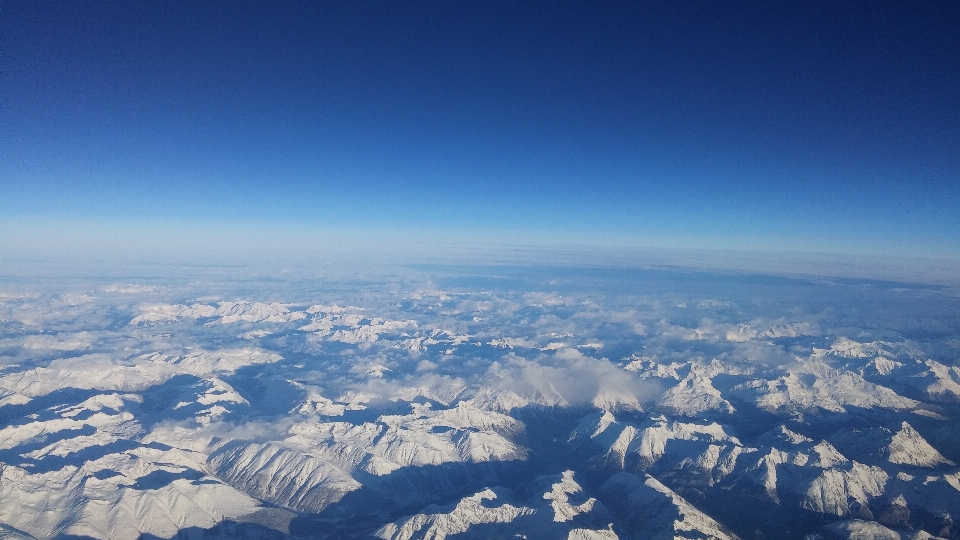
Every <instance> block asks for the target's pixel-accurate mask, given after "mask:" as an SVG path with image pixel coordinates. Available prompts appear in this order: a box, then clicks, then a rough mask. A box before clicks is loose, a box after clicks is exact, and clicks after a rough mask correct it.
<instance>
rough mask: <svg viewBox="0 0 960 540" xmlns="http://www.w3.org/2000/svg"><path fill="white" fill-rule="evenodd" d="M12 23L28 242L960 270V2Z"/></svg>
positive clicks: (123, 5) (3, 92)
mask: <svg viewBox="0 0 960 540" xmlns="http://www.w3.org/2000/svg"><path fill="white" fill-rule="evenodd" d="M0 17H2V20H0V39H2V52H0V55H2V56H0V66H2V73H0V102H2V110H0V130H2V131H0V193H2V194H0V226H2V227H3V228H4V229H6V232H5V233H4V234H3V236H4V237H6V238H8V239H9V238H15V239H19V241H21V244H20V245H22V242H23V241H24V239H28V240H30V239H32V240H31V241H36V242H39V243H43V242H44V241H46V240H50V239H51V238H53V237H55V236H57V235H63V234H68V233H69V232H71V231H73V232H76V231H82V230H89V231H96V232H91V233H89V234H96V235H100V236H104V235H106V236H107V237H109V236H110V235H111V234H116V235H118V236H123V235H124V234H126V235H131V234H133V235H134V236H135V235H136V231H138V230H147V229H151V230H156V229H169V230H170V231H174V232H173V233H171V234H173V235H174V236H175V235H178V234H182V235H202V233H203V231H211V230H218V231H221V232H222V231H231V230H233V231H250V230H258V229H262V230H271V231H276V232H277V234H280V235H282V234H284V231H287V232H291V233H292V231H301V232H302V231H305V230H306V231H340V232H341V233H343V232H346V233H349V234H357V235H372V236H378V235H379V236H383V235H386V236H392V237H405V236H408V235H409V236H411V237H414V236H418V235H419V236H423V237H425V238H432V237H433V236H431V235H435V236H437V237H439V236H444V237H446V238H450V239H454V240H456V239H457V238H467V237H469V238H472V239H487V240H490V241H497V242H501V241H503V242H519V243H524V242H528V243H537V242H541V243H560V244H562V243H565V242H566V243H587V244H590V243H596V244H605V245H617V244H623V245H634V246H676V247H697V248H701V247H718V248H735V249H797V250H809V251H827V252H867V253H881V254H897V255H900V254H907V255H934V256H948V257H960V3H957V2H901V3H890V2H857V1H851V2H714V1H710V2H697V1H691V2H686V1H683V2H676V1H673V2H562V3H561V2H470V1H455V2H451V1H430V2H367V1H357V2H353V1H351V2H304V3H299V2H261V3H254V2H206V1H204V2H167V1H164V2H132V1H131V2H115V3H113V2H82V1H71V2H49V3H48V2H33V1H31V2H14V1H6V2H2V4H0ZM131 231H133V232H131ZM217 234H219V233H217ZM214 236H216V234H214ZM101 240H103V238H101ZM104 241H107V242H108V241H109V239H107V240H104ZM7 245H8V246H9V245H14V244H10V243H9V242H8V244H7ZM10 249H11V248H9V247H7V251H8V253H6V255H8V256H9V255H10V253H9V251H10Z"/></svg>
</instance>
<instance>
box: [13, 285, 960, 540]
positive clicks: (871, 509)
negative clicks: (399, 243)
mask: <svg viewBox="0 0 960 540" xmlns="http://www.w3.org/2000/svg"><path fill="white" fill-rule="evenodd" d="M565 271H569V270H565ZM565 271H561V270H560V269H552V270H551V269H547V270H543V269H510V268H497V269H496V270H495V271H493V270H489V269H487V270H484V272H493V273H494V274H495V276H494V277H489V276H487V277H478V276H477V275H475V274H472V273H469V272H468V273H463V271H462V269H461V270H458V269H450V268H447V269H413V270H411V269H405V270H403V271H402V272H401V271H397V272H394V273H389V272H388V273H386V274H384V275H383V276H374V277H370V276H369V275H368V277H365V278H363V279H360V278H358V277H356V276H353V275H351V276H347V277H343V278H337V279H334V278H329V279H327V281H323V282H322V283H321V285H318V284H317V283H316V282H313V281H296V280H294V281H283V279H280V278H277V279H274V280H262V281H248V282H244V283H243V285H242V286H241V285H236V283H235V282H230V283H234V285H232V286H234V287H235V288H236V290H237V291H238V293H237V294H235V295H234V294H229V295H228V294H226V292H225V291H228V290H230V289H229V287H230V286H231V285H229V283H226V284H225V283H219V284H217V283H199V282H198V281H197V280H196V279H193V278H191V279H183V280H180V281H177V280H173V281H171V282H169V283H166V282H163V281H152V282H149V283H140V284H136V283H134V284H125V285H117V284H116V283H107V284H98V283H89V284H87V285H86V286H81V285H77V283H78V282H76V281H74V282H70V283H71V285H70V287H73V288H69V287H67V288H64V289H56V288H50V286H49V284H45V283H44V284H37V283H32V282H29V281H24V282H23V283H20V282H10V283H14V284H16V287H14V288H13V289H11V290H10V291H4V290H0V538H34V539H48V538H68V537H70V538H73V537H82V538H87V537H90V538H116V539H136V538H171V537H175V536H179V537H183V538H194V537H204V538H244V537H246V538H285V537H317V538H350V537H354V538H385V539H408V538H436V539H441V538H451V539H452V538H531V539H532V538H577V539H580V538H582V539H589V538H592V539H608V540H610V539H615V538H619V539H650V538H691V539H692V538H698V539H700V538H716V539H733V538H741V539H744V540H746V539H761V538H787V539H790V538H795V539H798V540H799V539H805V540H813V539H816V538H820V539H824V540H826V539H829V538H843V539H860V538H864V539H865V538H892V539H894V538H901V539H906V538H909V539H921V538H953V539H957V538H960V522H958V521H957V520H958V516H960V467H958V465H957V463H958V462H960V428H958V427H957V425H956V422H957V421H958V420H960V298H958V295H957V294H956V292H955V291H954V290H952V289H929V288H916V287H914V288H912V287H911V286H910V285H909V284H898V286H896V287H891V286H884V285H883V284H875V283H870V284H863V283H859V284H858V283H853V284H851V283H848V282H828V283H824V282H822V281H808V280H803V279H794V280H788V279H787V278H778V279H779V280H781V281H777V283H780V285H778V286H777V287H776V288H775V289H773V290H772V289H770V287H769V286H768V284H766V282H764V281H763V280H762V279H759V278H758V281H757V282H756V283H754V282H753V281H751V280H750V279H746V278H734V277H731V276H716V275H706V276H702V277H703V279H702V280H700V281H697V280H698V279H699V278H697V276H696V275H694V276H693V277H690V276H685V277H684V278H683V279H682V280H681V279H679V278H678V279H664V278H663V277H662V274H658V273H656V272H652V273H644V272H640V271H638V272H639V273H637V274H636V276H640V277H642V278H643V279H640V278H637V279H633V278H631V279H627V278H625V277H623V276H622V275H620V274H617V273H616V272H613V271H611V273H609V274H606V273H604V272H602V271H596V270H592V271H591V272H595V273H593V274H591V273H590V272H586V271H582V272H581V271H579V270H578V272H579V273H576V274H573V275H576V276H578V277H577V278H576V279H571V278H569V275H568V274H565V273H564V272H565ZM365 275H367V274H365ZM564 276H567V277H564ZM636 276H635V277H636ZM358 280H359V281H358ZM658 280H659V281H658ZM684 280H686V281H684ZM691 280H692V281H691ZM4 286H11V287H13V285H10V284H9V283H6V284H5V285H4ZM14 289H15V290H14ZM211 290H216V291H220V294H223V296H222V297H219V296H215V295H213V294H211V292H210V291H211ZM771 291H773V292H771ZM838 291H839V292H838ZM240 293H242V295H241V294H240ZM840 293H842V296H843V298H845V302H846V303H843V304H841V303H838V302H837V300H836V299H837V297H838V296H837V295H838V294H840ZM868 308H869V309H868ZM918 321H923V324H924V325H926V326H922V327H921V326H918V325H919V324H920V323H918ZM928 326H929V327H928Z"/></svg>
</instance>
